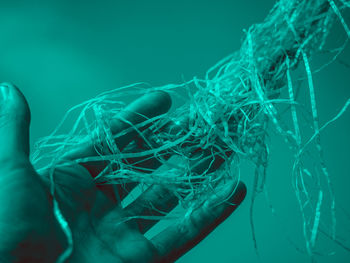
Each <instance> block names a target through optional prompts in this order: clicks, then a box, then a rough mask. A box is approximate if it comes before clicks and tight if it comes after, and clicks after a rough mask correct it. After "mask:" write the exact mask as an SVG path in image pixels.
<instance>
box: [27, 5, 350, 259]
mask: <svg viewBox="0 0 350 263" xmlns="http://www.w3.org/2000/svg"><path fill="white" fill-rule="evenodd" d="M349 6H350V4H349V2H345V1H344V0H341V1H338V2H335V1H333V0H280V1H279V2H278V3H276V5H275V6H274V7H273V9H272V10H271V12H270V14H269V15H268V16H267V18H266V19H265V20H264V22H263V23H261V24H256V25H253V26H251V27H250V28H249V29H248V30H247V31H246V32H245V39H244V41H243V43H242V46H241V48H240V50H239V51H237V52H235V53H233V54H231V55H230V56H228V57H226V58H225V59H223V60H222V61H220V62H219V63H218V64H216V65H215V66H214V67H212V68H211V69H209V71H208V72H207V74H206V75H205V77H204V78H197V77H195V78H193V79H192V80H190V81H188V82H186V83H182V84H179V85H175V84H171V85H165V86H163V87H149V86H147V85H145V84H142V83H138V84H134V85H130V86H127V87H122V88H118V89H115V90H112V91H108V92H105V93H103V94H100V95H98V96H97V97H95V98H93V99H91V100H89V101H86V102H84V103H82V104H80V105H77V106H75V107H73V108H72V109H71V110H70V111H69V112H67V115H66V116H65V118H64V120H63V121H62V123H61V124H60V125H59V126H58V127H57V129H56V130H55V131H54V132H53V133H52V134H51V135H50V136H48V137H46V138H43V139H41V140H40V141H38V143H37V145H36V151H35V152H34V154H33V156H32V161H33V163H34V165H36V166H37V167H38V168H40V169H51V171H52V173H51V174H53V171H54V169H55V168H56V167H59V166H65V165H70V164H71V163H72V161H68V160H65V159H64V158H63V156H64V153H65V152H67V151H70V149H72V148H74V147H76V145H79V144H81V143H82V142H86V141H91V140H93V141H94V145H95V149H96V151H97V152H99V153H100V156H98V157H86V158H81V159H77V160H74V162H76V163H87V162H94V161H101V160H103V161H104V162H105V163H107V165H106V168H105V169H104V170H103V171H102V172H101V173H100V174H99V175H98V176H97V177H96V178H95V180H96V183H97V184H106V183H108V184H119V185H123V184H126V183H135V182H136V183H142V184H145V185H152V184H159V185H162V186H164V187H167V188H168V189H169V190H170V191H172V192H173V193H174V194H175V195H176V196H177V197H178V198H179V201H180V203H181V204H182V206H183V207H185V208H186V211H191V210H193V209H195V208H196V207H198V206H199V205H201V204H202V203H203V202H204V201H205V200H206V199H208V198H209V197H210V196H212V195H213V193H215V192H216V191H220V189H222V187H225V184H226V182H232V181H238V180H239V177H240V173H239V160H240V159H242V158H246V159H248V160H250V161H252V162H253V163H254V165H255V167H256V173H255V180H254V193H253V198H252V206H251V207H252V210H251V219H252V214H253V213H252V211H253V204H254V199H255V196H256V194H257V193H259V192H261V191H263V188H264V183H265V178H266V167H267V164H268V154H269V148H268V145H267V142H266V137H267V136H268V132H276V133H278V134H279V135H281V136H282V137H283V138H284V140H285V141H286V143H287V144H288V145H289V146H290V148H291V149H292V150H293V151H294V154H295V162H294V166H293V173H292V176H293V182H294V189H295V192H296V196H297V199H298V201H299V204H300V210H301V214H302V216H303V222H304V226H303V232H304V237H305V241H306V242H305V243H306V251H307V253H308V254H309V255H310V256H312V255H313V254H314V253H315V247H316V237H317V234H318V232H319V231H320V214H321V206H327V208H325V209H323V210H324V211H326V213H329V216H328V218H330V220H331V223H330V224H329V225H330V228H329V229H326V230H324V231H325V232H327V233H328V235H329V237H330V238H331V239H333V240H334V241H336V240H337V239H336V232H335V229H336V218H335V201H334V195H333V189H332V184H331V180H330V176H329V174H328V172H327V168H326V166H325V164H324V160H323V153H322V147H321V143H320V132H321V131H322V130H323V129H324V128H325V127H326V126H327V125H328V124H330V123H331V122H333V121H335V120H336V119H337V118H339V117H340V116H341V115H342V113H343V112H344V111H345V110H346V109H347V107H348V105H349V104H350V100H348V101H347V103H346V105H344V107H343V109H342V110H341V111H340V112H339V113H338V115H337V116H335V117H334V118H333V119H332V120H330V121H329V122H327V123H326V124H325V125H323V126H320V124H319V121H318V111H317V105H316V99H315V90H314V86H313V81H312V70H311V68H310V64H309V58H310V57H311V55H312V54H314V53H318V52H321V51H322V50H323V49H324V46H325V43H326V39H327V36H328V34H329V31H330V28H331V26H332V24H333V23H334V21H336V20H338V21H340V22H341V23H342V25H343V27H344V29H345V32H346V33H347V35H348V36H349V37H350V30H349V28H348V27H347V25H346V24H345V22H344V19H343V18H342V16H341V11H342V10H343V9H344V8H348V7H349ZM346 42H347V41H346ZM345 44H346V43H344V45H343V46H342V47H340V48H339V49H337V50H333V51H332V52H334V54H335V55H334V59H335V58H336V56H338V55H339V54H340V52H341V51H342V49H343V48H344V46H345ZM301 63H302V64H304V68H305V76H306V77H305V79H307V82H308V93H309V102H310V104H309V106H308V107H310V108H311V114H310V116H311V119H312V136H311V137H306V138H305V137H304V136H303V127H302V126H301V125H299V115H300V112H303V114H306V113H307V111H305V110H304V107H307V105H301V104H300V103H298V102H297V100H296V92H297V88H296V87H295V82H294V81H293V80H292V74H291V71H292V70H294V69H296V68H297V66H298V65H299V64H301ZM158 90H163V91H167V92H169V93H171V94H173V95H174V96H177V95H178V94H181V92H182V94H183V92H186V93H187V94H188V100H187V101H186V103H184V105H183V106H182V107H180V108H178V109H176V110H175V111H173V112H171V113H168V114H162V115H160V116H157V117H154V118H151V119H148V120H145V121H144V122H142V123H140V124H137V125H132V124H130V128H129V129H126V130H125V131H122V132H119V133H117V134H115V133H113V128H112V127H111V121H112V120H114V119H117V118H120V115H119V113H120V112H121V111H123V107H124V106H125V105H124V103H123V98H128V97H130V96H137V95H139V94H145V93H149V92H153V91H158ZM180 91H181V92H180ZM281 104H283V105H288V108H287V109H288V112H289V113H290V116H291V120H292V121H291V122H290V123H291V124H287V123H285V122H283V121H282V118H281V116H282V112H281V110H280V109H279V105H281ZM76 112H78V113H79V116H78V118H77V120H76V122H75V125H74V126H73V128H72V130H71V131H69V132H68V133H62V131H61V127H62V125H63V123H65V120H66V119H67V118H69V116H71V115H72V114H74V113H76ZM283 114H286V113H283ZM120 121H125V120H122V119H120ZM271 124H272V128H273V129H268V125H271ZM144 126H147V127H148V128H147V129H142V127H144ZM135 129H136V130H137V132H138V138H139V139H140V141H142V145H137V140H135V141H134V142H133V143H131V144H130V145H128V146H127V147H125V148H124V149H123V150H122V151H120V149H118V147H117V146H116V143H115V140H118V138H119V137H121V136H123V135H124V134H126V133H127V132H129V131H131V130H135ZM136 146H138V147H136ZM307 148H308V152H312V150H310V148H314V154H313V160H314V162H315V163H316V165H315V166H313V168H312V169H309V168H307V167H306V165H305V160H304V157H305V152H306V149H307ZM171 155H173V156H176V158H178V159H180V160H181V161H176V162H171V160H170V161H169V160H168V159H169V156H171ZM147 158H156V159H157V160H158V161H159V162H160V163H162V164H164V165H165V166H166V170H165V171H162V169H159V170H158V169H157V170H154V171H149V170H145V169H142V167H143V166H142V161H141V160H144V159H147ZM308 158H310V156H308ZM47 160H50V162H48V161H47ZM203 162H206V163H207V166H206V169H204V170H198V169H197V170H196V167H197V166H198V164H200V163H203ZM116 167H117V169H116ZM218 167H220V168H219V169H217V168H218ZM313 174H316V175H317V176H313ZM51 183H52V185H53V187H52V194H53V195H54V183H55V181H54V177H53V176H52V177H51ZM326 199H327V200H328V201H327V202H324V200H326ZM224 201H225V200H222V202H224ZM55 213H56V215H57V217H58V218H59V220H60V221H61V223H62V224H64V223H65V222H64V218H63V216H62V214H61V213H60V210H59V205H58V204H57V203H56V205H55ZM251 221H252V227H253V226H254V225H253V219H252V220H251ZM64 227H65V228H66V233H67V235H69V227H68V225H67V224H64ZM253 233H254V231H253ZM254 242H255V237H254ZM255 243H256V242H255Z"/></svg>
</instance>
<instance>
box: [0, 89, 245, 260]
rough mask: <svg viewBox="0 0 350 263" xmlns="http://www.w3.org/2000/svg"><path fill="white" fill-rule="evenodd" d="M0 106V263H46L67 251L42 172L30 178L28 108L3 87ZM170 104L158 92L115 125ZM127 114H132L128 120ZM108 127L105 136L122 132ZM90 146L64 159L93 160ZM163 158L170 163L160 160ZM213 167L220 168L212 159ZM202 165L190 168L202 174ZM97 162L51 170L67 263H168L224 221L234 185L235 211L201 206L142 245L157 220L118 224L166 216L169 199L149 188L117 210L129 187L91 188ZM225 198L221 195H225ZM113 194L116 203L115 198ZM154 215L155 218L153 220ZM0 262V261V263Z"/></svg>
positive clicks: (241, 189) (151, 164) (122, 141)
mask: <svg viewBox="0 0 350 263" xmlns="http://www.w3.org/2000/svg"><path fill="white" fill-rule="evenodd" d="M1 93H2V97H3V98H2V100H3V101H2V102H1V103H0V105H1V106H0V143H1V144H0V147H1V151H0V163H1V164H2V165H1V167H0V170H1V174H0V202H1V205H0V230H1V232H2V233H4V234H3V235H1V236H0V259H2V260H3V261H4V262H54V261H55V259H56V258H57V257H58V255H60V253H62V252H63V251H64V249H65V247H66V246H67V244H66V239H65V236H64V234H63V232H62V230H61V229H60V226H59V225H58V223H57V220H56V219H55V218H54V216H53V212H52V211H53V209H52V198H51V197H50V194H49V193H50V191H49V189H50V186H51V184H50V179H49V171H42V172H40V174H38V173H37V172H36V171H35V170H34V169H33V167H32V165H31V163H30V161H29V159H28V152H29V146H28V145H29V139H28V138H29V119H30V117H29V116H30V113H29V107H28V105H27V103H26V100H25V98H24V96H23V95H22V93H21V92H20V91H19V90H18V89H17V88H15V87H13V86H12V85H9V84H3V85H2V87H1ZM170 106H171V99H170V97H169V95H168V94H166V93H164V92H155V93H151V94H147V95H145V96H143V97H142V98H140V99H139V100H137V101H135V102H133V103H132V104H131V105H129V106H128V107H127V108H126V109H125V111H124V112H122V113H121V114H122V115H123V116H122V117H123V119H124V120H127V121H128V122H130V123H132V124H137V123H140V122H142V121H144V120H145V119H144V117H141V116H145V117H147V118H152V117H154V116H156V115H159V114H163V113H165V112H167V111H168V110H169V108H170ZM135 112H137V113H140V114H135ZM129 127H130V126H129V124H127V123H125V122H121V121H120V120H115V122H114V123H113V127H112V128H113V132H115V133H117V132H119V131H121V130H124V129H126V128H129ZM136 137H137V133H136V131H134V132H130V133H128V134H126V135H124V136H123V137H122V138H119V139H118V140H117V141H116V144H117V146H118V148H119V149H123V148H124V147H126V146H127V145H128V144H129V143H130V142H132V141H133V140H134V139H135V138H136ZM96 154H97V153H96V152H95V148H94V145H92V144H91V143H89V142H88V141H86V142H82V144H81V145H79V146H77V148H76V149H75V150H73V151H72V152H69V153H67V154H66V156H65V158H68V159H78V158H83V157H89V156H94V155H96ZM168 157H170V156H168ZM215 161H217V165H216V167H219V166H220V160H215ZM160 165H161V163H159V162H157V160H148V161H147V162H144V164H143V166H144V167H146V168H150V169H153V170H154V169H157V168H158V167H159V166H160ZM207 165H208V163H203V164H201V165H198V166H196V168H195V169H198V170H203V169H206V167H207ZM101 169H103V163H88V164H84V165H81V164H76V165H72V166H69V167H61V168H57V169H56V170H55V171H54V178H55V185H56V197H57V199H58V203H59V205H60V208H61V210H62V213H63V215H64V216H65V217H66V219H67V221H68V223H69V226H70V228H71V229H72V233H73V241H74V250H73V254H72V256H71V257H70V260H69V261H70V262H73V263H74V262H79V263H80V262H82V263H83V262H87V263H89V262H172V261H175V260H176V259H177V258H179V257H180V256H182V255H183V254H184V253H186V252H187V251H188V250H190V249H191V248H192V247H194V246H195V245H196V244H197V243H198V242H200V241H201V240H202V239H203V238H204V237H205V236H206V235H208V234H209V233H210V232H211V231H212V230H213V229H214V228H215V227H216V226H217V225H219V224H220V223H221V222H222V221H223V220H224V219H225V218H227V217H228V216H229V215H230V214H231V213H232V212H233V211H234V210H235V209H236V207H237V206H238V205H239V204H240V203H241V202H242V200H243V199H244V197H245V193H246V189H245V186H244V184H243V183H240V184H239V185H238V187H237V189H236V192H235V194H234V195H233V196H232V197H231V199H230V200H229V201H230V203H233V204H235V205H228V204H222V205H219V206H215V207H211V206H210V205H204V206H202V207H201V208H198V209H197V210H195V211H193V212H192V214H191V216H190V217H189V218H188V220H182V221H179V223H177V224H173V225H170V226H168V227H167V228H166V229H165V230H164V231H162V232H161V233H159V234H157V235H156V236H154V237H153V238H152V239H150V240H149V239H147V238H146V237H145V236H144V234H145V233H146V232H147V231H148V230H149V229H150V228H152V227H153V226H154V225H155V224H156V223H157V221H156V220H145V219H132V220H129V221H126V222H123V223H120V224H116V222H120V221H121V219H123V218H125V217H132V216H137V215H154V214H155V213H156V212H155V210H152V211H151V209H150V207H151V206H152V207H155V208H157V210H158V211H165V212H168V211H171V210H172V209H173V208H174V207H175V206H176V205H177V198H176V197H175V196H174V195H173V194H172V193H170V192H169V191H167V190H166V189H165V188H163V187H161V186H157V185H153V186H151V187H150V188H148V189H147V190H146V191H145V192H143V193H142V194H141V195H140V196H139V197H138V198H137V199H136V200H134V201H132V202H131V203H130V204H129V205H128V206H126V207H122V206H121V203H120V200H122V199H123V198H125V197H126V196H127V194H128V193H129V191H131V190H132V189H133V187H135V184H128V185H126V186H125V187H123V188H121V187H120V188H119V189H118V191H114V190H113V188H112V186H107V185H106V186H96V184H95V182H94V180H93V177H94V176H96V175H97V174H98V173H99V172H100V171H101ZM229 190H230V189H228V191H227V193H222V194H223V195H227V194H228V193H229V192H230V191H229ZM116 194H118V196H116ZM156 215H157V214H156ZM1 262H2V261H1Z"/></svg>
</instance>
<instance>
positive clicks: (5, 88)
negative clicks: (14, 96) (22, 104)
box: [0, 83, 12, 101]
mask: <svg viewBox="0 0 350 263" xmlns="http://www.w3.org/2000/svg"><path fill="white" fill-rule="evenodd" d="M10 85H11V84H8V83H1V84H0V95H1V99H2V100H4V101H5V100H8V99H9V97H10V89H11V88H12V87H11V86H10Z"/></svg>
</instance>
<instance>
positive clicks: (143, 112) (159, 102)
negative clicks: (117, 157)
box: [63, 91, 172, 160]
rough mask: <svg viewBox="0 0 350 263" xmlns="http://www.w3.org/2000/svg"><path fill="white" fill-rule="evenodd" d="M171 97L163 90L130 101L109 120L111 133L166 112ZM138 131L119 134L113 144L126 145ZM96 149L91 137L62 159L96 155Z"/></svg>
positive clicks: (133, 130)
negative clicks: (115, 116)
mask: <svg viewBox="0 0 350 263" xmlns="http://www.w3.org/2000/svg"><path fill="white" fill-rule="evenodd" d="M171 104H172V102H171V97H170V95H169V94H168V93H166V92H164V91H156V92H152V93H148V94H145V95H144V96H142V97H141V98H139V99H137V100H136V101H134V102H132V103H131V104H130V105H128V106H127V107H126V108H125V109H124V110H123V111H121V112H120V113H119V115H118V116H117V118H115V119H113V120H111V122H110V123H111V126H110V128H111V131H112V134H118V133H121V132H122V131H123V130H125V129H128V128H130V127H133V126H135V125H137V124H140V123H142V122H144V121H146V120H148V119H151V118H153V117H156V116H159V115H161V114H164V113H166V112H168V110H169V109H170V107H171ZM137 134H138V131H137V130H136V129H132V130H131V131H130V132H128V133H126V134H124V135H122V136H120V137H119V138H117V139H116V140H115V144H116V146H117V147H118V149H119V150H122V149H123V148H124V147H125V146H127V145H128V144H129V143H130V142H131V141H132V139H133V138H134V137H136V136H137ZM97 154H98V152H97V151H96V148H95V145H94V140H93V138H88V139H87V140H85V141H83V142H81V143H80V144H79V145H78V146H77V147H75V149H73V150H72V151H70V152H68V153H67V154H65V155H64V156H63V158H64V159H68V160H76V159H81V158H86V157H90V156H96V155H97Z"/></svg>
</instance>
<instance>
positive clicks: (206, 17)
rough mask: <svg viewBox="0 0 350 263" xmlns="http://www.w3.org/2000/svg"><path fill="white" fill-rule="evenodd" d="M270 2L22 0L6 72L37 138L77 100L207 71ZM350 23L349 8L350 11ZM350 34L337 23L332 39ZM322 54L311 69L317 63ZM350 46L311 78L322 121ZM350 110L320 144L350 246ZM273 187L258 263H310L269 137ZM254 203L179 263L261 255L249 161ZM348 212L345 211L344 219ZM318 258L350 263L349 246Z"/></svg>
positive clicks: (7, 9) (3, 41)
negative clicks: (27, 111) (23, 102)
mask: <svg viewBox="0 0 350 263" xmlns="http://www.w3.org/2000/svg"><path fill="white" fill-rule="evenodd" d="M273 3H274V1H273V0H264V1H261V0H236V1H233V0H231V1H229V0H210V1H209V0H201V1H199V0H192V1H185V0H176V1H174V0H172V1H164V0H163V1H160V0H157V1H155V0H148V1H112V0H100V1H90V0H85V1H80V0H76V1H69V0H55V1H44V0H42V1H18V0H1V2H0V79H1V81H10V82H13V83H15V84H16V85H17V86H19V87H20V88H21V90H22V91H23V93H24V94H25V96H26V97H27V99H28V101H29V104H30V106H31V110H32V128H31V134H32V135H31V142H32V144H33V142H34V141H35V140H36V139H38V138H39V137H41V136H45V135H47V134H48V133H49V132H50V131H51V130H52V129H53V128H54V127H55V126H56V125H57V124H58V121H59V120H60V118H61V117H62V116H63V114H64V113H65V112H66V110H68V109H69V108H70V107H72V106H74V105H76V104H78V103H80V102H82V101H84V100H87V99H90V98H91V97H93V96H95V95H97V94H98V93H100V92H102V91H106V90H109V89H113V88H117V87H120V86H124V85H126V84H130V83H134V82H139V81H144V82H148V83H150V84H152V85H162V84H167V83H179V82H182V80H183V79H186V80H188V79H190V78H191V77H192V76H194V75H198V76H202V75H203V74H204V73H205V71H206V70H207V69H208V68H209V67H210V66H212V65H214V64H215V63H216V62H217V61H218V60H220V59H221V58H223V57H224V56H226V55H228V54H230V53H231V52H232V51H234V50H236V49H238V48H239V47H240V42H241V39H242V38H243V36H244V35H243V31H242V29H247V28H248V27H249V26H250V25H251V24H253V23H257V22H260V21H262V20H263V18H264V17H265V16H266V15H267V13H268V11H269V10H270V8H271V7H272V6H273ZM345 20H346V21H347V22H348V24H350V12H347V13H346V14H345ZM345 38H346V36H345V33H344V30H343V29H342V28H341V27H340V26H339V25H336V26H335V28H334V31H333V33H332V35H331V41H330V45H331V46H334V47H335V46H337V45H340V44H341V43H342V42H343V41H344V39H345ZM317 63H318V62H317V60H315V61H313V62H312V66H315V67H316V66H317ZM349 65H350V47H349V46H348V47H347V48H346V50H345V51H344V52H343V53H342V55H341V56H340V60H339V61H338V62H335V63H333V64H332V65H330V66H329V67H327V68H326V69H325V70H324V71H322V72H321V73H318V74H315V75H314V80H315V86H316V91H317V100H318V104H319V109H320V116H321V117H320V120H321V123H324V122H325V121H326V120H328V119H330V118H331V117H332V116H334V115H335V113H336V112H338V111H339V109H340V108H341V107H342V105H343V104H344V103H345V101H346V100H347V99H348V98H349V97H350V89H349V86H350V66H349ZM349 121H350V112H349V110H348V112H346V113H345V114H344V115H343V116H342V117H341V119H339V120H338V122H337V123H336V124H335V125H332V126H330V127H329V128H328V129H327V130H326V131H325V132H324V133H323V146H324V149H325V155H326V160H327V164H328V167H329V171H330V173H331V175H332V177H333V182H334V188H335V191H336V198H337V201H338V210H337V211H338V216H339V221H338V234H339V236H340V237H341V238H344V240H347V241H345V243H346V244H347V245H348V246H350V224H349V220H350V216H349V215H350V208H349V207H350V206H349V205H348V203H349V197H350V193H349V192H350V191H349V188H350V158H349V157H350V154H349V149H350V140H349V133H350V122H349ZM270 145H271V161H270V167H269V170H268V172H269V173H268V181H267V188H268V190H269V194H270V200H271V203H272V205H273V207H274V209H275V211H276V217H274V216H272V214H271V212H270V210H269V208H268V203H267V202H266V200H265V197H264V195H261V196H259V197H258V198H257V202H256V209H255V218H256V235H257V242H258V245H259V251H260V259H261V262H297V261H298V262H309V258H308V257H307V256H306V255H305V254H303V253H300V252H298V251H297V250H296V249H295V247H294V246H293V245H292V244H291V243H290V242H289V241H288V239H290V240H292V241H293V242H294V243H297V244H299V245H298V247H301V248H302V247H303V241H302V240H303V239H302V228H301V220H300V214H299V210H298V205H297V202H296V199H295V195H294V193H293V190H292V187H291V179H290V178H291V177H290V171H291V163H292V159H291V155H290V153H289V152H288V149H287V147H286V146H284V144H283V143H281V140H280V139H279V138H271V144H270ZM243 166H244V167H243V171H244V173H243V179H244V181H245V182H246V184H247V186H248V196H247V200H246V201H245V202H244V203H243V204H242V206H241V207H240V208H239V209H238V210H237V213H236V214H235V215H233V216H231V217H230V218H229V219H228V220H227V221H226V222H224V223H223V224H222V225H221V226H220V227H218V228H217V229H216V230H215V231H214V232H213V233H212V234H211V235H210V236H209V237H208V238H207V239H206V240H204V241H203V242H202V243H201V244H200V245H199V246H198V247H196V248H195V249H193V250H192V251H191V252H189V253H188V254H187V255H185V256H184V257H183V258H182V259H181V260H179V262H181V263H186V262H258V261H259V259H258V257H257V256H256V254H255V252H254V248H253V242H252V238H251V230H250V226H249V199H250V194H251V191H250V190H251V183H252V177H253V176H252V175H253V174H252V169H251V167H249V166H248V165H247V166H246V167H245V165H243ZM346 214H347V215H348V216H346ZM328 244H329V243H325V244H324V247H325V248H327V249H326V250H327V251H328V249H330V250H333V251H335V252H336V254H335V255H334V256H331V257H327V256H326V257H318V258H317V259H318V262H350V252H345V250H344V249H342V248H340V247H337V246H333V245H331V246H329V245H328Z"/></svg>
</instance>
